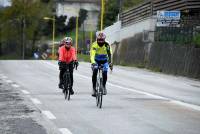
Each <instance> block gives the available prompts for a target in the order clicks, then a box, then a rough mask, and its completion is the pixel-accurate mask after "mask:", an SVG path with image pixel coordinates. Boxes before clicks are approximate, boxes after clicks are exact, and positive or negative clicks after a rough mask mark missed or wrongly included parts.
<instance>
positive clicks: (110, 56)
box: [106, 42, 112, 63]
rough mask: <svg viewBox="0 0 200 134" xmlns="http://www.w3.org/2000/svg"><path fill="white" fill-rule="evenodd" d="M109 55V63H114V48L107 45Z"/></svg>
mask: <svg viewBox="0 0 200 134" xmlns="http://www.w3.org/2000/svg"><path fill="white" fill-rule="evenodd" d="M106 43H107V42H106ZM107 54H108V59H109V63H112V48H111V46H110V45H109V44H108V43H107Z"/></svg>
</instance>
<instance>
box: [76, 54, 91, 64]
mask: <svg viewBox="0 0 200 134" xmlns="http://www.w3.org/2000/svg"><path fill="white" fill-rule="evenodd" d="M78 60H79V61H85V62H90V55H85V54H78Z"/></svg>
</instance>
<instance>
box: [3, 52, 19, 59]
mask: <svg viewBox="0 0 200 134" xmlns="http://www.w3.org/2000/svg"><path fill="white" fill-rule="evenodd" d="M19 59H22V57H21V56H19V55H17V54H15V53H12V54H6V55H1V56H0V60H19Z"/></svg>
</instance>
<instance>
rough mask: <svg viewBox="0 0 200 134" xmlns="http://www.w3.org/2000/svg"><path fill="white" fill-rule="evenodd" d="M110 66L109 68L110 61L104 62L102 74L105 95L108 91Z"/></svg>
mask: <svg viewBox="0 0 200 134" xmlns="http://www.w3.org/2000/svg"><path fill="white" fill-rule="evenodd" d="M108 68H109V64H108V62H106V63H104V64H103V72H102V73H103V74H102V76H103V88H104V92H103V94H104V95H106V94H107V92H106V82H107V72H108Z"/></svg>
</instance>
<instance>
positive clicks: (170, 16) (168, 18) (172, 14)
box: [156, 11, 181, 27]
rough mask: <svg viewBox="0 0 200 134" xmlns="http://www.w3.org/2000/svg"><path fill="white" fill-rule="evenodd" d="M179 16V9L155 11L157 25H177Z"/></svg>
mask: <svg viewBox="0 0 200 134" xmlns="http://www.w3.org/2000/svg"><path fill="white" fill-rule="evenodd" d="M180 18H181V12H180V11H157V23H156V26H157V27H168V26H172V25H173V26H178V25H179V22H180Z"/></svg>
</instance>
